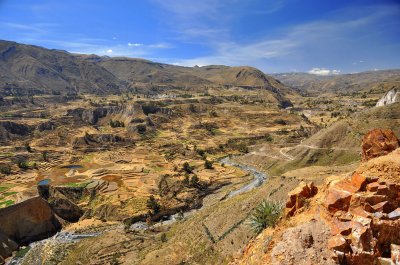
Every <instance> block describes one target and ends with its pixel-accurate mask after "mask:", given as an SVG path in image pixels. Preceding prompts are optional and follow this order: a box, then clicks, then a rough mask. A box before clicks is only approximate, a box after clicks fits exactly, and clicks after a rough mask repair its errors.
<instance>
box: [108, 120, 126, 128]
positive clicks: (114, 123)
mask: <svg viewBox="0 0 400 265" xmlns="http://www.w3.org/2000/svg"><path fill="white" fill-rule="evenodd" d="M110 126H111V127H112V128H117V127H125V124H124V123H123V122H122V121H118V120H115V121H113V120H112V119H111V120H110Z"/></svg>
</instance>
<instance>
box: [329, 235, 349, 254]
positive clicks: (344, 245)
mask: <svg viewBox="0 0 400 265" xmlns="http://www.w3.org/2000/svg"><path fill="white" fill-rule="evenodd" d="M328 248H329V249H331V250H336V251H340V252H344V253H347V252H349V251H350V246H349V244H348V242H347V240H346V239H345V238H344V237H343V236H341V235H336V236H333V237H331V238H330V239H329V240H328Z"/></svg>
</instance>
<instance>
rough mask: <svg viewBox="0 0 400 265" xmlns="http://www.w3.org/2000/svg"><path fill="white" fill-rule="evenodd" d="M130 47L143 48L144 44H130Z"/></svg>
mask: <svg viewBox="0 0 400 265" xmlns="http://www.w3.org/2000/svg"><path fill="white" fill-rule="evenodd" d="M128 46H130V47H140V46H143V44H142V43H130V42H128Z"/></svg>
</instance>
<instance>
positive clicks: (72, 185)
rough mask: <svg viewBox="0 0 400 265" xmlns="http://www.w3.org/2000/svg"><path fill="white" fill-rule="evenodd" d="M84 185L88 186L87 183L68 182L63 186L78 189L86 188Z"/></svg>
mask: <svg viewBox="0 0 400 265" xmlns="http://www.w3.org/2000/svg"><path fill="white" fill-rule="evenodd" d="M86 185H88V182H69V183H65V184H64V185H63V186H66V187H76V188H80V187H86Z"/></svg>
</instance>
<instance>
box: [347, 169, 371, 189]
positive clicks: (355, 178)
mask: <svg viewBox="0 0 400 265" xmlns="http://www.w3.org/2000/svg"><path fill="white" fill-rule="evenodd" d="M350 182H351V184H352V185H353V186H354V187H356V188H357V191H360V190H364V189H365V186H366V184H367V178H366V177H364V176H363V175H361V174H358V173H354V174H353V175H352V176H351V178H350Z"/></svg>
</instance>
